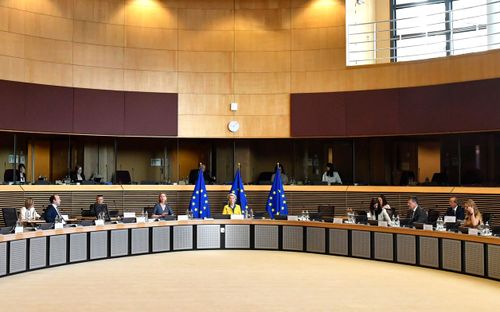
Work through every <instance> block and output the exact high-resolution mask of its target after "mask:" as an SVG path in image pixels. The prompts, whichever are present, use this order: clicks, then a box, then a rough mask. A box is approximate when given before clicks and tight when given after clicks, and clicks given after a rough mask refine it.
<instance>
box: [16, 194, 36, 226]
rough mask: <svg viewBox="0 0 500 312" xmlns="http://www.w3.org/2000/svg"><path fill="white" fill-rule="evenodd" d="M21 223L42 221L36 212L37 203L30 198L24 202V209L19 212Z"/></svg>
mask: <svg viewBox="0 0 500 312" xmlns="http://www.w3.org/2000/svg"><path fill="white" fill-rule="evenodd" d="M19 216H20V219H21V221H26V220H36V219H40V215H39V214H38V213H37V212H36V210H35V201H34V200H33V198H31V197H28V198H26V200H25V201H24V207H23V208H21V211H19Z"/></svg>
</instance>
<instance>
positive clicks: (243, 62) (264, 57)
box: [234, 51, 290, 73]
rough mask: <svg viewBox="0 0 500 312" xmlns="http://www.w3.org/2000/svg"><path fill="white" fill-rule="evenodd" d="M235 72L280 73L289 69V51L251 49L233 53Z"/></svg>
mask: <svg viewBox="0 0 500 312" xmlns="http://www.w3.org/2000/svg"><path fill="white" fill-rule="evenodd" d="M234 62H235V64H234V70H235V71H236V72H240V73H241V72H250V73H251V72H261V73H281V72H289V71H290V52H289V51H278V52H274V51H271V52H269V51H252V52H243V51H242V52H236V53H235V61H234Z"/></svg>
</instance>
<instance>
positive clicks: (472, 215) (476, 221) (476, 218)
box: [463, 199, 483, 228]
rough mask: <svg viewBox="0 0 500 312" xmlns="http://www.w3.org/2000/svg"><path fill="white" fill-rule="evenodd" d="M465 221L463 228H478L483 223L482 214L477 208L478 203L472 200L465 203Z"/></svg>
mask: <svg viewBox="0 0 500 312" xmlns="http://www.w3.org/2000/svg"><path fill="white" fill-rule="evenodd" d="M464 206H465V220H464V224H463V226H465V227H470V228H477V227H478V226H479V225H480V224H482V223H483V217H482V216H481V212H479V209H478V208H477V205H476V203H475V202H474V201H473V200H472V199H468V200H467V201H466V202H465V203H464Z"/></svg>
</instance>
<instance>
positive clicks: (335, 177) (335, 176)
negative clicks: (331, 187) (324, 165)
mask: <svg viewBox="0 0 500 312" xmlns="http://www.w3.org/2000/svg"><path fill="white" fill-rule="evenodd" d="M321 181H322V182H328V184H342V180H341V179H340V175H339V173H338V172H337V171H334V172H333V176H331V177H330V176H329V175H327V174H326V172H325V173H323V177H322V178H321Z"/></svg>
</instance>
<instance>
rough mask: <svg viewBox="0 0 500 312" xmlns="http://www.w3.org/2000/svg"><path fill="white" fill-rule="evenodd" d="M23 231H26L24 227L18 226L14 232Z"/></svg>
mask: <svg viewBox="0 0 500 312" xmlns="http://www.w3.org/2000/svg"><path fill="white" fill-rule="evenodd" d="M22 232H24V228H23V227H22V226H16V227H15V228H14V233H15V234H19V233H22Z"/></svg>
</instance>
